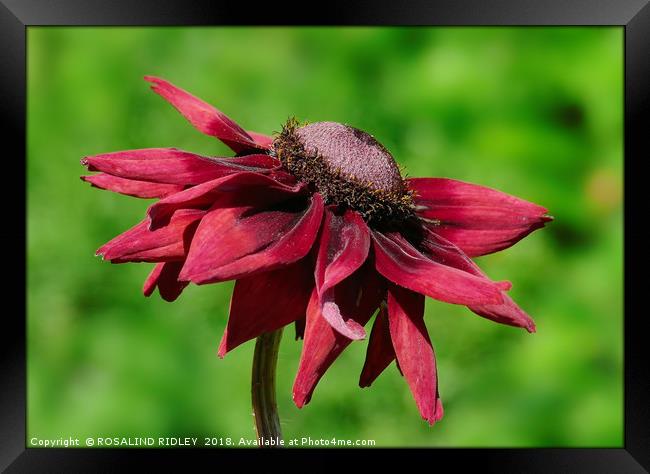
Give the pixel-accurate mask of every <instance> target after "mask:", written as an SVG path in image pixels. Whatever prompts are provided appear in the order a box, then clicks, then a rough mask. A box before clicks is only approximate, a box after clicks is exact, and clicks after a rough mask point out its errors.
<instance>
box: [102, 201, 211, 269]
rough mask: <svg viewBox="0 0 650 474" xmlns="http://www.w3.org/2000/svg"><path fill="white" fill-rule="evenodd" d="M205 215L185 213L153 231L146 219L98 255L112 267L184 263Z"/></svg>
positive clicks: (197, 211) (175, 216)
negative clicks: (109, 262)
mask: <svg viewBox="0 0 650 474" xmlns="http://www.w3.org/2000/svg"><path fill="white" fill-rule="evenodd" d="M204 215H205V211H199V210H195V209H184V210H182V211H179V212H177V213H176V214H174V216H173V217H172V219H171V221H170V222H169V224H168V225H166V226H164V227H162V228H160V229H157V230H153V231H151V230H149V222H148V221H147V220H146V219H145V220H144V221H142V222H140V223H139V224H138V225H136V226H135V227H132V228H131V229H129V230H127V231H126V232H124V233H122V234H120V235H118V236H117V237H115V238H114V239H112V240H111V241H110V242H108V243H106V244H104V245H103V246H102V247H100V248H99V250H97V253H96V254H97V255H101V256H102V257H103V258H104V260H110V261H111V262H112V263H124V262H164V261H172V260H179V259H182V258H183V257H184V256H185V254H186V253H187V249H188V247H189V241H190V240H191V239H192V236H193V235H194V231H195V229H196V227H197V224H198V222H199V220H200V219H201V218H202V217H203V216H204Z"/></svg>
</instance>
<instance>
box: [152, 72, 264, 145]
mask: <svg viewBox="0 0 650 474" xmlns="http://www.w3.org/2000/svg"><path fill="white" fill-rule="evenodd" d="M144 79H145V80H146V81H149V82H150V83H151V84H152V86H151V88H152V89H153V91H154V92H156V93H157V94H159V95H160V96H161V97H162V98H163V99H165V100H166V101H167V102H169V103H170V104H171V105H172V106H174V108H175V109H176V110H178V111H179V112H180V113H181V114H182V115H183V116H184V117H185V118H186V119H187V120H188V121H189V122H190V123H191V124H192V125H194V127H195V128H196V129H197V130H199V131H200V132H202V133H205V134H206V135H210V136H213V137H216V138H218V139H219V140H221V141H222V142H224V143H225V144H226V145H228V146H229V147H230V148H232V149H233V150H234V151H235V153H240V152H242V151H245V150H250V149H255V148H263V147H262V146H260V145H258V144H257V143H255V140H254V139H253V137H251V136H250V135H249V134H248V133H246V131H245V130H244V129H243V128H241V127H240V126H239V125H237V123H235V122H234V121H233V120H232V119H231V118H229V117H228V116H226V115H225V114H224V113H223V112H221V111H219V110H217V109H216V108H215V107H213V106H212V105H210V104H207V103H205V102H203V101H202V100H201V99H199V98H197V97H194V96H193V95H192V94H190V93H189V92H187V91H185V90H183V89H181V88H179V87H176V86H175V85H173V84H171V83H170V82H167V81H165V80H164V79H160V78H157V77H153V76H145V78H144Z"/></svg>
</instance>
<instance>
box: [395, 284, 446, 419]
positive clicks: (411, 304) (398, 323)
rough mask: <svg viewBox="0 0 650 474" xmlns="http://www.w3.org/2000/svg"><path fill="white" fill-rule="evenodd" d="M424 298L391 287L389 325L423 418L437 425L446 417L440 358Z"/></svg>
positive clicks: (396, 351)
mask: <svg viewBox="0 0 650 474" xmlns="http://www.w3.org/2000/svg"><path fill="white" fill-rule="evenodd" d="M423 316H424V296H423V295H420V294H418V293H414V292H411V291H408V290H405V289H403V288H399V287H397V286H394V285H392V286H390V287H389V288H388V323H389V324H388V326H389V330H390V336H391V340H392V342H393V347H394V348H395V355H396V357H397V360H398V361H399V365H400V368H401V370H402V373H403V374H404V377H405V378H406V381H407V382H408V384H409V388H410V389H411V393H413V397H414V398H415V403H416V404H417V406H418V410H420V414H421V415H422V418H424V419H425V420H427V421H428V422H429V424H431V425H433V424H434V423H435V422H436V421H438V420H440V418H441V417H442V404H441V402H440V398H439V397H438V378H437V373H436V359H435V355H434V352H433V347H432V346H431V340H430V339H429V334H428V332H427V328H426V326H425V324H424V318H423Z"/></svg>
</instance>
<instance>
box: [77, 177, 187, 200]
mask: <svg viewBox="0 0 650 474" xmlns="http://www.w3.org/2000/svg"><path fill="white" fill-rule="evenodd" d="M81 180H82V181H85V182H87V183H90V184H91V185H92V186H94V187H96V188H99V189H106V190H108V191H113V192H115V193H120V194H126V195H127V196H134V197H139V198H144V199H150V198H162V197H165V196H169V195H170V194H174V193H177V192H179V191H182V190H183V186H182V185H179V184H163V183H152V182H149V181H136V180H133V179H126V178H118V177H117V176H111V175H110V174H106V173H98V174H95V175H91V176H82V177H81Z"/></svg>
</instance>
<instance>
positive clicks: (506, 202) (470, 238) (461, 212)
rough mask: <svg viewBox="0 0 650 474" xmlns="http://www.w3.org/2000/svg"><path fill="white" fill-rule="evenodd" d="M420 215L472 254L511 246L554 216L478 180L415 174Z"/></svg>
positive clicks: (411, 183)
mask: <svg viewBox="0 0 650 474" xmlns="http://www.w3.org/2000/svg"><path fill="white" fill-rule="evenodd" d="M408 183H409V188H411V189H412V190H414V191H416V198H415V202H416V205H417V206H418V213H419V215H420V216H422V217H424V218H427V219H430V220H432V221H435V224H433V226H432V228H433V230H434V231H435V232H436V233H437V234H439V235H441V236H443V237H445V238H446V239H448V240H450V241H451V242H453V243H454V244H456V245H457V246H458V247H460V248H461V249H462V250H463V252H465V253H466V254H467V255H469V256H470V257H477V256H480V255H485V254H489V253H493V252H497V251H499V250H503V249H505V248H508V247H510V246H512V245H514V244H515V243H517V242H518V241H519V240H521V239H523V238H524V237H525V236H527V235H528V234H530V233H531V232H533V231H534V230H536V229H539V228H541V227H544V224H545V223H546V222H549V221H550V220H552V218H551V217H550V216H548V215H547V214H546V213H547V210H546V209H545V208H543V207H541V206H538V205H537V204H533V203H532V202H528V201H525V200H523V199H519V198H517V197H515V196H511V195H509V194H506V193H503V192H501V191H497V190H495V189H491V188H487V187H485V186H478V185H476V184H470V183H465V182H463V181H457V180H454V179H446V178H412V179H409V180H408Z"/></svg>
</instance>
